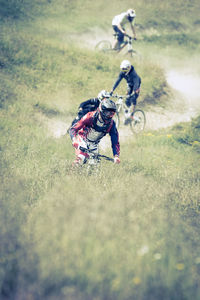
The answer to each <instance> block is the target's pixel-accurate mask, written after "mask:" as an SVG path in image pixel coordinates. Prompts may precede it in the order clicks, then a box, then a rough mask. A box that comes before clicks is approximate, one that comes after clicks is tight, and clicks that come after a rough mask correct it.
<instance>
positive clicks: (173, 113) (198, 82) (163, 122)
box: [146, 69, 200, 130]
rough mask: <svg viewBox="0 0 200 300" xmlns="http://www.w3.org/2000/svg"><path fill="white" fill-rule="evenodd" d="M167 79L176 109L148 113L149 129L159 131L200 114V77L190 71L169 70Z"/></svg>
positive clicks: (159, 109) (158, 109)
mask: <svg viewBox="0 0 200 300" xmlns="http://www.w3.org/2000/svg"><path fill="white" fill-rule="evenodd" d="M166 79H167V82H168V84H169V86H170V87H171V89H172V91H173V99H174V100H173V102H174V109H173V107H172V109H171V110H167V109H164V108H163V109H162V108H157V109H156V110H157V111H154V112H151V111H149V112H146V115H147V127H146V128H147V129H149V130H157V129H159V128H166V127H170V126H173V125H174V124H176V123H180V122H188V121H191V119H192V118H193V117H195V116H197V115H198V114H199V113H200V105H199V103H200V90H199V87H200V77H199V76H198V75H197V74H194V73H192V72H191V71H190V70H176V69H172V70H168V71H167V72H166Z"/></svg>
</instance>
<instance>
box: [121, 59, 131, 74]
mask: <svg viewBox="0 0 200 300" xmlns="http://www.w3.org/2000/svg"><path fill="white" fill-rule="evenodd" d="M120 69H121V70H122V72H125V73H128V71H130V69H131V63H130V61H129V60H126V59H125V60H123V61H122V62H121V65H120Z"/></svg>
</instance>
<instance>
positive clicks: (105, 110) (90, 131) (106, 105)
mask: <svg viewBox="0 0 200 300" xmlns="http://www.w3.org/2000/svg"><path fill="white" fill-rule="evenodd" d="M115 112H116V105H115V103H114V102H113V101H112V100H110V99H104V100H102V101H101V103H100V105H99V107H98V109H97V110H96V111H93V112H88V113H87V114H86V115H85V116H83V118H81V119H80V120H79V121H78V122H77V123H75V124H74V125H73V126H72V127H71V128H70V131H69V133H70V137H71V139H72V145H73V147H74V148H75V154H76V159H75V161H74V165H76V166H77V165H81V164H83V163H84V162H85V161H86V159H87V157H88V154H87V153H85V152H83V151H81V150H80V149H79V147H80V146H82V145H83V144H84V145H87V148H88V149H89V150H90V149H91V150H93V153H96V154H97V153H98V145H99V142H100V140H101V139H102V138H103V137H104V136H105V135H106V134H107V133H109V135H110V138H111V145H112V151H113V156H114V163H116V164H119V163H120V159H119V154H120V144H119V134H118V131H117V128H116V125H115V122H114V120H113V119H112V118H113V116H114V114H115Z"/></svg>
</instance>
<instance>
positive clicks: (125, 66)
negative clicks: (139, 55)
mask: <svg viewBox="0 0 200 300" xmlns="http://www.w3.org/2000/svg"><path fill="white" fill-rule="evenodd" d="M120 69H121V72H120V73H119V76H118V78H117V80H116V82H115V84H114V85H113V88H112V91H111V92H110V95H112V94H113V92H114V90H115V89H116V88H117V87H118V85H119V84H120V82H121V80H122V79H123V78H124V79H125V80H126V82H127V95H128V97H127V98H126V105H127V106H128V107H129V108H130V107H131V104H132V105H133V109H132V114H133V112H134V111H135V106H136V104H137V98H138V96H139V93H140V85H141V78H140V76H138V74H137V73H136V71H135V68H134V67H133V65H131V63H130V61H129V60H123V61H122V62H121V65H120ZM129 121H130V119H129V120H128V119H127V121H126V120H125V125H127V124H128V123H129Z"/></svg>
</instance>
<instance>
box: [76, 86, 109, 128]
mask: <svg viewBox="0 0 200 300" xmlns="http://www.w3.org/2000/svg"><path fill="white" fill-rule="evenodd" d="M109 97H110V94H109V93H108V92H106V91H105V90H102V91H101V92H99V94H98V96H97V98H91V99H89V100H86V101H83V102H81V104H80V105H79V108H78V115H77V117H76V118H75V119H74V120H73V121H72V124H71V126H72V125H74V124H75V123H77V122H78V121H79V120H80V119H81V118H82V117H83V116H84V115H86V114H87V113H88V112H89V111H94V110H96V109H97V108H98V107H99V104H100V103H101V101H102V100H103V99H105V98H109Z"/></svg>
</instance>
